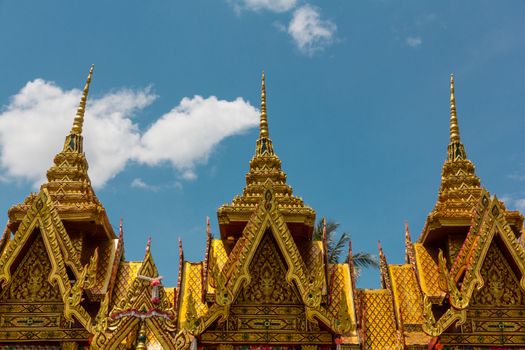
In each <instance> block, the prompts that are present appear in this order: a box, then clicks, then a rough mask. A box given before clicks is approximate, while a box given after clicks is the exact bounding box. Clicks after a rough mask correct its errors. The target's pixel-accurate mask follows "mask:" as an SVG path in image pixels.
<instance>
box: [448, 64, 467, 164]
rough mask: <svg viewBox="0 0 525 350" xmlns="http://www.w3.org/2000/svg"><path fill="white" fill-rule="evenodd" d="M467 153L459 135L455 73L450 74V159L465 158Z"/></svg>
mask: <svg viewBox="0 0 525 350" xmlns="http://www.w3.org/2000/svg"><path fill="white" fill-rule="evenodd" d="M465 159H467V153H466V152H465V147H464V146H463V144H462V143H461V139H460V137H459V125H458V115H457V113H456V96H455V95H454V74H451V75H450V143H449V145H448V160H449V161H456V160H465Z"/></svg>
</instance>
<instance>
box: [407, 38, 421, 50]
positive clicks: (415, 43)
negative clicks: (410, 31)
mask: <svg viewBox="0 0 525 350" xmlns="http://www.w3.org/2000/svg"><path fill="white" fill-rule="evenodd" d="M405 42H406V44H407V45H408V46H410V47H413V48H416V47H419V46H421V44H423V39H421V37H419V36H409V37H407V38H406V40H405Z"/></svg>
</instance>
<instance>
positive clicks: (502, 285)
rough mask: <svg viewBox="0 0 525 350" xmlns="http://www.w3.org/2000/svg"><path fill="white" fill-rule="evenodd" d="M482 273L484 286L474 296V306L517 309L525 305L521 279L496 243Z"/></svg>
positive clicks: (472, 302)
mask: <svg viewBox="0 0 525 350" xmlns="http://www.w3.org/2000/svg"><path fill="white" fill-rule="evenodd" d="M480 273H481V277H482V278H483V281H484V285H483V288H481V290H479V291H475V292H474V294H473V295H472V300H471V305H472V306H488V307H499V306H503V307H516V306H520V305H524V304H525V294H524V293H523V290H521V288H520V284H519V279H518V278H517V277H516V274H515V273H514V271H513V270H512V269H511V267H510V265H509V263H508V261H507V259H506V258H505V256H504V255H503V252H502V251H501V249H500V248H499V247H498V246H497V244H496V242H494V241H492V243H491V244H490V248H489V250H488V252H487V255H486V256H485V261H484V262H483V266H482V267H481V271H480ZM524 318H525V315H524Z"/></svg>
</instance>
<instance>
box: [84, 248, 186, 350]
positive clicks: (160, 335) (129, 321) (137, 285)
mask: <svg viewBox="0 0 525 350" xmlns="http://www.w3.org/2000/svg"><path fill="white" fill-rule="evenodd" d="M158 277H159V274H158V271H157V267H156V265H155V262H154V261H153V257H152V255H151V253H150V251H149V249H148V251H147V253H146V256H145V257H144V262H143V263H142V264H141V265H140V267H139V269H138V271H137V274H136V276H135V277H134V279H133V281H132V282H131V284H130V285H129V287H128V290H127V291H126V293H125V294H126V296H125V297H124V298H122V299H121V300H120V302H119V303H118V305H114V307H113V308H112V310H110V311H109V315H98V316H97V322H98V325H96V326H95V329H96V334H95V336H94V340H93V343H92V348H93V349H108V350H109V349H118V347H119V345H120V343H122V341H124V340H125V339H126V337H127V336H128V335H129V333H130V332H133V331H134V330H136V329H137V327H138V324H139V320H140V319H141V318H144V322H146V327H147V329H148V330H149V331H151V332H153V333H154V334H155V337H156V339H158V341H159V342H160V343H161V345H162V346H163V348H164V349H174V345H173V344H174V339H171V337H170V334H171V333H172V332H174V331H175V330H176V325H175V323H174V320H175V316H174V312H173V304H172V301H171V300H170V299H169V298H168V296H167V294H166V291H165V290H164V287H163V286H159V287H157V288H158V297H159V300H158V301H154V300H153V298H152V288H153V287H152V286H151V281H152V280H154V279H156V278H158ZM107 304H109V298H106V299H105V300H104V305H103V306H101V310H102V309H105V310H104V311H106V312H107V311H108V310H109V308H108V305H107ZM160 319H162V322H161V321H160Z"/></svg>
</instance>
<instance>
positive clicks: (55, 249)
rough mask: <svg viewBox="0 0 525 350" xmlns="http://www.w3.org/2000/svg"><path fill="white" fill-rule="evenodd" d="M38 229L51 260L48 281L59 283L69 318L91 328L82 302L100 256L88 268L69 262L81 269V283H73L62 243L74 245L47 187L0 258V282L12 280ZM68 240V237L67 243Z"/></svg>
mask: <svg viewBox="0 0 525 350" xmlns="http://www.w3.org/2000/svg"><path fill="white" fill-rule="evenodd" d="M37 228H38V229H39V230H40V235H41V237H42V239H43V241H44V245H45V247H46V251H47V254H48V256H49V260H50V262H51V273H50V275H49V278H48V280H49V282H50V283H52V284H53V283H56V284H57V285H58V288H59V290H60V293H61V295H62V298H63V300H64V307H65V308H64V315H65V317H66V318H67V319H69V320H71V317H72V316H75V318H76V319H78V321H80V323H81V324H82V325H83V326H84V327H85V328H86V330H88V331H89V330H90V329H91V318H90V316H89V314H88V313H87V312H86V310H85V309H84V308H83V307H82V306H81V305H80V301H81V297H82V293H83V290H84V289H85V288H86V287H87V288H89V285H91V284H92V282H93V275H94V267H95V266H96V262H97V261H96V257H94V258H95V260H93V259H92V261H91V262H90V264H88V265H86V266H85V267H84V268H82V266H80V262H79V261H77V264H75V266H76V267H75V268H73V266H72V265H70V264H68V266H70V267H72V270H73V271H75V270H76V271H77V276H76V278H77V282H76V283H75V285H73V286H71V283H70V281H69V278H68V274H67V271H66V261H65V258H64V255H63V251H62V249H61V246H67V245H68V243H69V245H70V244H71V241H70V240H69V239H68V236H67V233H66V232H65V229H64V226H63V225H62V221H61V220H60V218H59V217H58V213H57V211H56V210H55V207H54V205H53V203H52V201H51V199H50V197H49V194H48V193H47V190H45V189H44V190H42V191H41V192H40V193H39V194H38V196H37V197H36V198H35V200H34V201H33V204H32V206H31V208H30V209H29V211H28V213H27V215H26V216H25V218H24V220H23V221H22V223H21V224H20V226H19V228H18V230H17V232H16V233H15V235H14V237H13V239H12V240H11V241H10V244H9V246H8V247H7V248H6V250H5V251H4V252H3V254H2V256H1V257H0V283H2V287H3V288H5V287H6V286H7V285H8V284H9V283H10V281H11V278H12V276H11V269H12V265H13V263H14V262H15V261H16V260H17V258H18V257H19V255H20V254H21V253H22V252H23V250H24V247H25V246H26V245H27V244H28V241H29V239H30V238H31V236H32V235H33V232H34V230H35V229H37ZM61 232H62V233H61ZM64 239H66V242H65V243H64ZM61 241H62V243H61ZM70 248H71V249H73V246H72V245H70ZM95 255H96V254H95ZM70 256H71V255H70Z"/></svg>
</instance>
